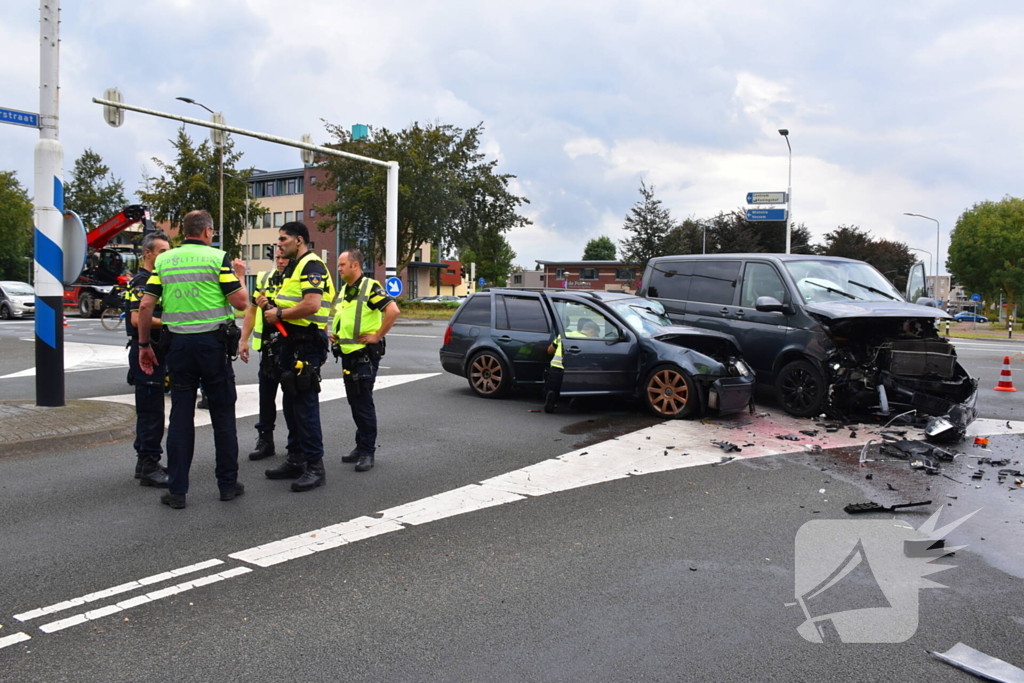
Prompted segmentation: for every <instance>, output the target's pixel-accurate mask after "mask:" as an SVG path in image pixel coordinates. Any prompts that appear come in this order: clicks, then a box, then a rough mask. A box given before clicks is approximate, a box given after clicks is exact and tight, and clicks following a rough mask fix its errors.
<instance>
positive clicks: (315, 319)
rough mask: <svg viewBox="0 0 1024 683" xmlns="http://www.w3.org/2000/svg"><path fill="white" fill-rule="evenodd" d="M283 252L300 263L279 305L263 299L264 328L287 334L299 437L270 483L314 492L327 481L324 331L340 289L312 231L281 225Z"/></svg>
mask: <svg viewBox="0 0 1024 683" xmlns="http://www.w3.org/2000/svg"><path fill="white" fill-rule="evenodd" d="M277 244H278V248H279V249H280V250H281V253H282V254H283V255H284V256H286V257H288V258H290V259H292V260H293V261H294V263H292V264H291V265H290V266H288V268H287V269H285V271H284V274H283V280H282V282H281V286H280V287H279V288H278V290H277V293H276V294H275V296H274V305H270V302H269V300H268V299H267V298H266V297H262V296H261V297H257V299H256V302H257V304H258V305H259V306H260V307H261V308H263V327H264V329H267V328H271V327H275V326H276V325H277V324H279V323H280V324H281V325H282V327H283V328H284V333H282V334H281V335H280V339H278V340H277V343H276V344H275V348H274V356H275V366H276V369H277V371H278V380H279V381H280V382H281V390H282V391H283V392H284V419H285V422H286V423H287V424H288V433H289V434H294V435H295V449H296V450H295V451H294V452H292V453H289V454H288V458H287V459H286V460H285V461H284V462H283V463H282V464H281V465H280V466H279V467H276V468H274V469H270V470H267V472H266V475H267V478H269V479H295V480H296V481H293V482H292V491H309V490H311V489H314V488H316V487H318V486H323V485H324V484H325V483H327V476H326V474H325V473H324V460H323V458H324V438H323V431H322V429H321V428H320V400H319V397H318V396H317V395H318V394H319V393H320V366H321V365H323V364H324V363H325V362H326V361H327V335H326V333H325V331H324V328H326V326H327V318H328V316H329V315H330V312H331V301H332V300H333V298H334V285H333V283H332V282H331V276H330V275H329V274H328V272H327V266H326V265H325V264H324V262H323V261H322V260H320V257H318V256H317V255H316V254H314V253H313V252H312V251H311V250H310V245H309V230H308V229H307V228H306V226H305V225H303V224H302V223H299V222H297V221H292V222H290V223H285V224H284V225H283V226H281V231H280V235H279V236H278V238H277Z"/></svg>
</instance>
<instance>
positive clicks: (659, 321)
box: [607, 299, 672, 337]
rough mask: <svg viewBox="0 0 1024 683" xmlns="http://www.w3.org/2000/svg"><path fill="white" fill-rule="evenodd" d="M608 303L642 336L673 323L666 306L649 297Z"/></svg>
mask: <svg viewBox="0 0 1024 683" xmlns="http://www.w3.org/2000/svg"><path fill="white" fill-rule="evenodd" d="M607 304H608V305H609V306H610V307H611V308H612V309H613V310H614V311H615V312H616V313H618V314H619V315H620V316H621V317H622V319H623V320H625V321H626V324H627V325H629V326H630V327H631V328H632V329H633V331H634V332H636V333H637V334H639V335H640V336H642V337H650V336H651V335H654V334H657V332H658V330H659V328H661V327H665V326H666V325H671V324H672V321H671V320H669V319H668V316H667V315H665V307H664V306H662V305H661V302H658V301H649V300H647V299H622V300H619V301H609V302H607Z"/></svg>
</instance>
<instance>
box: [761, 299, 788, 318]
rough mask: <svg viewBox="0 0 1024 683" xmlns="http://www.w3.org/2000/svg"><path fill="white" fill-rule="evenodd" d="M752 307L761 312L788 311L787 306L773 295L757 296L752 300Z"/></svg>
mask: <svg viewBox="0 0 1024 683" xmlns="http://www.w3.org/2000/svg"><path fill="white" fill-rule="evenodd" d="M754 308H756V309H757V310H758V311H760V312H761V313H774V312H778V313H786V314H788V313H789V306H787V305H786V304H784V303H782V302H781V301H779V300H778V299H776V298H775V297H773V296H759V297H757V301H755V302H754Z"/></svg>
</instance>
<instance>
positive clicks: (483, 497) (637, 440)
mask: <svg viewBox="0 0 1024 683" xmlns="http://www.w3.org/2000/svg"><path fill="white" fill-rule="evenodd" d="M435 374H436V373H435ZM432 376H434V374H430V375H405V376H402V375H398V376H395V379H399V378H403V379H401V381H396V382H395V383H394V384H399V383H401V382H403V381H412V380H411V379H409V378H417V379H421V378H423V377H432ZM380 379H384V378H380ZM813 425H814V422H813V421H812V420H799V419H796V418H792V417H789V416H785V415H783V416H777V417H774V418H772V417H771V416H770V415H769V416H766V417H760V416H757V417H752V416H746V415H742V414H741V415H734V416H731V417H729V418H722V419H715V420H701V421H682V420H674V421H670V422H664V423H661V424H657V425H654V426H652V427H648V428H646V429H641V430H639V431H636V432H632V433H630V434H626V435H624V436H621V437H617V438H614V439H610V440H608V441H603V442H601V443H598V444H595V445H593V446H588V447H587V448H581V449H578V450H575V451H572V452H570V453H564V454H562V455H559V456H557V457H555V458H551V459H548V460H544V461H541V462H539V463H536V464H534V465H530V466H528V467H524V468H521V469H518V470H513V471H511V472H506V473H505V474H502V475H499V476H496V477H491V478H490V479H486V480H484V481H482V482H480V483H478V484H470V485H468V486H462V487H459V488H457V489H452V490H449V491H445V492H443V493H439V494H437V495H433V496H428V497H426V498H422V499H420V500H416V501H413V502H411V503H405V504H402V505H398V506H396V507H392V508H388V509H386V510H383V511H381V512H380V513H378V514H379V517H378V516H361V517H356V518H354V519H351V520H348V521H345V522H341V523H338V524H332V525H330V526H326V527H322V528H320V529H315V530H313V531H310V532H307V533H304V534H299V535H296V536H290V537H287V538H283V539H279V540H275V541H270V542H268V543H265V544H263V545H259V546H256V547H253V548H248V549H245V550H241V551H238V552H235V553H232V554H230V555H229V557H230V558H232V559H235V560H239V561H242V562H246V563H249V564H252V565H255V566H258V567H271V566H273V565H276V564H281V563H283V562H288V561H290V560H295V559H298V558H300V557H305V556H307V555H312V554H314V553H318V552H322V551H325V550H331V549H334V548H339V547H341V546H343V545H347V544H350V543H355V542H357V541H360V540H363V539H366V538H372V537H374V536H380V535H383V534H388V533H392V532H395V531H401V530H403V529H406V528H408V527H409V526H416V525H420V524H427V523H430V522H433V521H436V520H439V519H445V518H448V517H454V516H456V515H461V514H465V513H468V512H473V511H475V510H482V509H485V508H488V507H494V506H498V505H503V504H505V503H514V502H516V501H519V500H523V499H525V498H527V497H537V496H544V495H548V494H550V493H555V492H558V491H567V490H569V489H574V488H580V487H583V486H590V485H593V484H599V483H602V482H606V481H613V480H616V479H623V478H626V477H630V476H641V475H644V474H651V473H655V472H666V471H670V470H676V469H683V468H687V467H696V466H699V465H708V464H712V465H713V464H716V463H720V462H722V461H723V454H724V451H723V450H722V449H720V448H718V447H717V446H715V445H714V443H713V442H715V441H718V442H723V443H724V442H730V443H735V445H737V446H739V447H740V448H741V449H742V450H740V451H739V452H734V455H732V457H734V458H736V459H738V460H741V459H752V458H761V457H765V456H769V455H780V454H785V453H793V452H800V451H801V450H803V448H802V447H803V445H804V444H800V443H796V442H792V441H786V440H780V439H779V438H778V437H779V436H784V435H789V434H794V435H795V434H799V432H800V430H801V429H804V430H808V429H810V428H812V426H813ZM883 429H884V427H882V426H880V425H854V426H852V427H849V428H843V429H841V430H840V431H838V432H831V433H830V432H824V431H821V430H820V428H819V434H818V435H817V436H814V437H805V436H803V435H801V437H800V440H801V441H804V442H806V443H807V444H815V445H818V446H821V447H822V448H835V447H840V446H861V445H863V444H864V443H866V442H867V441H868V440H869V439H875V440H879V439H880V432H881V431H882V430H883ZM900 429H901V430H902V429H906V431H907V432H908V436H909V437H910V438H912V439H918V438H921V437H922V435H921V432H920V430H918V429H913V428H904V427H900ZM852 432H856V434H857V436H856V437H855V438H852V437H851V436H850V434H851V433H852ZM1021 433H1024V422H1009V423H1008V422H1006V421H1005V420H989V419H982V420H977V421H976V422H974V423H973V424H972V425H971V427H970V428H969V429H968V436H975V435H981V434H989V435H996V434H1021ZM216 564H222V561H221V560H207V561H206V562H201V563H198V564H195V565H189V566H188V567H181V568H179V569H176V570H171V571H169V572H164V573H161V574H155V575H153V576H150V577H146V578H145V579H140V580H138V581H133V582H130V583H127V584H122V585H121V586H115V587H113V588H108V589H106V590H102V591H98V592H95V593H90V594H88V595H86V596H83V597H82V598H74V599H72V600H67V601H65V602H62V603H58V604H56V605H51V606H50V607H47V608H42V609H41V610H34V611H33V612H27V613H24V614H20V615H15V619H18V620H20V621H24V620H27V619H31V618H35V617H36V616H40V615H42V614H47V613H53V612H56V611H61V610H63V609H67V608H68V607H73V606H78V605H82V604H85V603H86V602H87V601H91V600H99V599H102V598H103V597H109V596H112V595H115V594H118V593H121V592H124V591H127V590H132V589H133V588H138V587H141V586H144V585H148V584H152V583H159V582H160V581H164V580H167V579H169V578H171V577H174V576H181V575H183V574H186V573H189V572H191V571H197V570H198V569H199V568H205V567H208V566H214V565H216ZM251 571H253V570H252V569H250V568H249V567H235V568H233V569H228V570H226V571H223V572H220V573H216V574H211V575H208V576H203V577H200V578H197V579H194V580H192V581H186V582H184V583H180V584H176V585H174V586H168V587H166V588H163V589H160V590H156V591H153V592H151V593H147V594H145V595H139V596H136V597H133V598H129V599H127V600H123V601H121V602H118V603H116V604H113V605H107V606H104V607H100V608H98V609H95V610H91V611H88V612H82V613H80V614H75V615H72V616H70V617H67V618H65V619H61V620H59V621H54V622H50V623H47V624H43V625H42V626H40V627H39V628H40V630H41V631H43V632H44V633H53V632H55V631H59V630H63V629H66V628H70V627H72V626H76V625H78V624H82V623H86V622H88V621H92V620H95V619H100V618H102V617H105V616H109V615H111V614H116V613H118V612H121V611H123V610H127V609H131V608H132V607H136V606H139V605H144V604H147V603H149V602H153V601H155V600H159V599H161V598H165V597H169V596H171V595H177V594H179V593H182V592H184V591H187V590H192V589H193V588H198V587H200V586H205V585H208V584H211V583H216V582H218V581H223V580H224V579H228V578H232V577H235V576H240V575H242V574H245V573H248V572H251ZM87 599H88V600H87ZM25 639H27V637H26V638H21V639H20V640H25ZM12 642H20V641H12ZM6 644H11V643H6ZM3 646H5V643H4V641H3V640H0V647H3Z"/></svg>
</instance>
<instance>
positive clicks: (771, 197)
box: [747, 192, 786, 204]
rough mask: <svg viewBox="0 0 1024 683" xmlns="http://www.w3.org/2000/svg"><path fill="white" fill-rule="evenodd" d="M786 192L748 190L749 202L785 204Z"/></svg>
mask: <svg viewBox="0 0 1024 683" xmlns="http://www.w3.org/2000/svg"><path fill="white" fill-rule="evenodd" d="M785 203H786V193H785V192H748V193H747V204H785Z"/></svg>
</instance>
